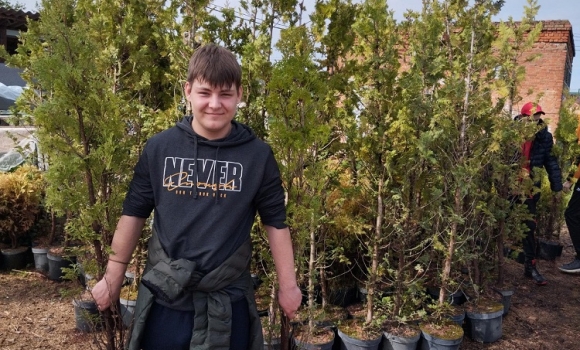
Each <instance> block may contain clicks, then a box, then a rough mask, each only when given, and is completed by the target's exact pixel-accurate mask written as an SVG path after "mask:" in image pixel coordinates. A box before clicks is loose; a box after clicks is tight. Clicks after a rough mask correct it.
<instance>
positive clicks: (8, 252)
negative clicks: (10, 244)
mask: <svg viewBox="0 0 580 350" xmlns="http://www.w3.org/2000/svg"><path fill="white" fill-rule="evenodd" d="M0 252H1V255H2V265H3V266H4V269H6V270H8V271H10V270H18V269H23V268H25V267H26V262H27V260H28V247H18V248H13V249H2V250H1V251H0Z"/></svg>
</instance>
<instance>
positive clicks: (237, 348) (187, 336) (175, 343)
mask: <svg viewBox="0 0 580 350" xmlns="http://www.w3.org/2000/svg"><path fill="white" fill-rule="evenodd" d="M194 315H195V312H194V311H180V310H174V309H170V308H167V307H165V306H162V305H159V304H158V303H155V302H154V303H153V305H151V310H150V311H149V316H148V317H147V322H146V325H145V332H144V334H143V339H142V340H141V349H143V350H188V349H189V343H190V341H191V332H192V329H193V317H194ZM249 341H250V313H249V310H248V302H247V300H246V298H242V299H241V300H238V301H235V302H233V303H232V332H231V337H230V350H247V349H248V347H249Z"/></svg>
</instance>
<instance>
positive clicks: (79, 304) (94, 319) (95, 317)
mask: <svg viewBox="0 0 580 350" xmlns="http://www.w3.org/2000/svg"><path fill="white" fill-rule="evenodd" d="M73 307H74V311H75V323H76V328H77V329H78V330H80V331H81V332H84V333H90V332H94V331H98V330H100V329H102V323H103V321H102V318H101V316H100V314H99V310H98V308H97V304H95V302H94V301H92V300H89V301H84V300H73Z"/></svg>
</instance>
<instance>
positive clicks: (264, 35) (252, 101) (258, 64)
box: [235, 0, 305, 139]
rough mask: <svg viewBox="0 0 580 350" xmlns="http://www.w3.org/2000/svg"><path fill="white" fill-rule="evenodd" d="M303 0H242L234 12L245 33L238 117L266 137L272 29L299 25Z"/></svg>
mask: <svg viewBox="0 0 580 350" xmlns="http://www.w3.org/2000/svg"><path fill="white" fill-rule="evenodd" d="M304 10H305V8H304V6H303V2H298V1H297V0H241V1H240V7H239V9H238V11H236V12H235V13H236V14H237V16H238V17H240V18H242V19H243V20H242V21H241V22H240V28H242V29H241V30H243V35H244V36H245V40H244V43H243V45H242V46H241V47H239V48H238V49H239V54H240V57H241V62H242V70H243V81H242V85H243V89H244V103H245V106H244V108H241V109H240V110H239V111H238V116H237V118H238V120H239V121H241V122H244V123H246V124H248V125H249V126H250V127H252V129H253V130H254V131H255V132H256V135H257V136H258V137H260V138H262V139H265V138H266V137H267V134H268V130H267V129H268V116H267V113H266V106H265V98H266V96H267V95H268V88H267V86H268V83H269V81H270V80H271V79H272V62H273V61H275V60H277V59H278V57H274V56H273V55H274V45H275V41H274V37H275V35H274V32H275V31H277V32H279V31H280V30H281V29H284V28H288V27H294V26H297V25H300V21H301V16H302V12H303V11H304Z"/></svg>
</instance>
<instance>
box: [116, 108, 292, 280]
mask: <svg viewBox="0 0 580 350" xmlns="http://www.w3.org/2000/svg"><path fill="white" fill-rule="evenodd" d="M191 120H192V117H184V118H183V120H181V121H180V122H178V123H177V124H176V126H174V127H172V128H170V129H168V130H165V131H163V132H161V133H159V134H157V135H155V136H153V137H152V138H151V139H149V140H148V141H147V144H146V145H145V149H144V150H143V154H142V155H141V157H140V158H139V162H138V163H137V165H136V166H135V172H134V175H133V180H132V181H131V185H130V188H129V191H128V193H127V196H126V198H125V201H124V203H123V215H129V216H136V217H141V218H146V217H149V215H150V214H151V211H152V210H154V224H153V225H154V229H155V230H156V232H157V234H158V235H159V240H160V243H161V245H162V246H163V248H164V250H165V252H166V253H167V254H168V255H169V256H170V257H171V258H173V259H181V258H184V259H188V260H192V261H194V262H196V263H197V266H198V268H199V270H200V271H201V272H203V273H207V272H209V271H211V270H213V269H215V268H216V267H218V266H219V265H221V264H222V262H224V261H225V260H226V259H227V258H228V257H229V256H230V255H231V254H232V253H233V252H235V251H236V249H238V248H239V247H240V245H242V243H244V242H245V241H246V240H247V239H248V237H249V235H250V229H251V227H252V224H253V223H254V219H255V215H256V211H257V212H258V213H259V214H260V218H261V220H262V223H263V224H265V225H269V226H274V227H276V228H284V227H286V224H285V223H284V222H285V220H286V212H285V207H284V191H283V189H282V182H281V179H280V172H279V169H278V165H277V163H276V160H275V158H274V154H273V152H272V149H271V148H270V146H268V145H267V144H266V143H265V142H263V141H261V140H259V139H258V138H256V136H255V134H254V133H253V132H252V130H251V129H250V128H248V127H247V126H245V125H243V124H240V123H238V122H235V121H232V130H231V132H230V134H229V135H228V136H227V137H225V138H223V139H220V140H211V141H210V140H207V139H205V138H203V137H201V136H199V135H197V134H195V133H194V131H193V129H192V127H191ZM195 184H197V186H195Z"/></svg>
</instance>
